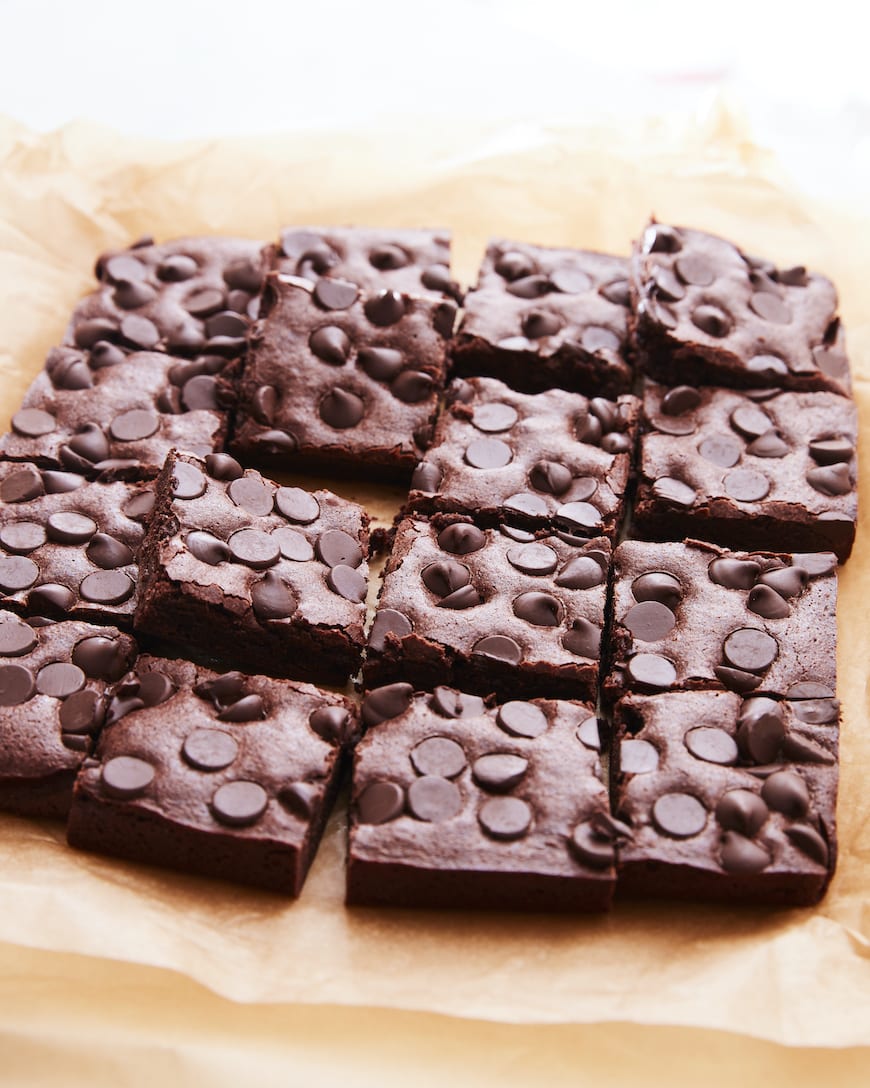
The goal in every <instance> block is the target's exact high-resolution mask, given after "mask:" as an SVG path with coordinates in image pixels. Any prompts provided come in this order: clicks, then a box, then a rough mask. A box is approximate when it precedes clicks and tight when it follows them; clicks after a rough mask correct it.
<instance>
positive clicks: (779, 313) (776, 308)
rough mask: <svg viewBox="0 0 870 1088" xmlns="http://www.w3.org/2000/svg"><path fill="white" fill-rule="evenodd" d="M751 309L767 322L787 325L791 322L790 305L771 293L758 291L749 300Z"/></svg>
mask: <svg viewBox="0 0 870 1088" xmlns="http://www.w3.org/2000/svg"><path fill="white" fill-rule="evenodd" d="M749 307H750V309H751V310H753V311H754V312H755V313H756V314H758V316H759V317H761V318H763V319H764V320H765V321H771V322H773V323H774V324H776V325H787V324H788V323H789V322H790V321H791V310H790V309H789V307H788V304H787V303H785V302H783V300H782V299H781V298H779V297H778V296H777V295H774V294H772V293H771V292H770V291H756V292H755V294H754V295H752V297H751V298H750V299H749Z"/></svg>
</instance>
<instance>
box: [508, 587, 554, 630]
mask: <svg viewBox="0 0 870 1088" xmlns="http://www.w3.org/2000/svg"><path fill="white" fill-rule="evenodd" d="M513 608H514V615H515V616H518V617H519V618H520V619H521V620H525V621H526V623H533V624H534V625H535V626H536V627H558V626H559V625H560V624H561V622H562V618H563V615H564V609H563V608H562V604H561V602H560V601H559V600H558V599H557V598H556V597H554V596H553V595H552V594H551V593H541V592H539V591H537V590H533V591H531V592H528V593H521V594H520V595H519V596H518V597H516V598H514V602H513Z"/></svg>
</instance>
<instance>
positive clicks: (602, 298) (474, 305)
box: [451, 239, 632, 397]
mask: <svg viewBox="0 0 870 1088" xmlns="http://www.w3.org/2000/svg"><path fill="white" fill-rule="evenodd" d="M628 307H629V291H628V261H627V260H626V259H625V258H623V257H610V256H607V255H605V254H603V253H590V252H586V251H584V250H579V249H547V248H544V247H543V246H532V245H527V244H526V243H524V242H509V241H505V240H502V239H498V240H495V241H492V242H490V244H489V247H488V249H487V251H486V256H485V258H484V261H483V264H482V266H481V269H480V274H479V278H478V282H477V286H476V287H475V288H474V289H473V290H472V291H469V293H468V295H467V296H466V299H465V314H464V317H463V319H462V323H461V325H460V327H459V331H458V333H457V335H456V337H455V339H454V342H453V344H452V347H451V362H452V367H453V373H454V374H456V375H460V376H463V377H469V376H473V375H488V376H489V377H492V378H500V379H501V380H502V381H503V382H506V383H507V384H508V385H510V386H512V387H513V388H514V389H519V390H523V391H525V392H530V393H537V392H540V391H541V390H543V389H552V388H554V387H558V388H561V389H571V390H574V391H576V392H578V393H586V394H587V395H588V396H605V397H615V396H617V395H618V394H619V393H626V392H628V390H629V388H630V386H631V375H632V369H631V364H630V355H629V353H630V344H629V337H628Z"/></svg>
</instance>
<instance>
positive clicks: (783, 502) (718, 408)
mask: <svg viewBox="0 0 870 1088" xmlns="http://www.w3.org/2000/svg"><path fill="white" fill-rule="evenodd" d="M644 416H645V424H646V428H647V431H648V433H646V434H644V435H643V437H642V439H641V457H640V473H639V481H638V490H637V500H636V503H635V509H634V519H635V520H634V528H635V531H636V532H637V534H638V535H639V536H644V537H649V538H652V539H670V540H683V539H685V538H686V537H703V538H704V539H706V540H714V541H716V542H717V543H719V544H726V545H728V546H730V547H743V548H776V549H778V550H780V551H814V550H817V549H818V550H825V551H833V552H836V554H837V557H838V558H839V559H840V560H841V561H842V560H845V559H846V558H847V557H848V555H849V553H850V551H851V550H852V543H853V541H854V538H855V521H856V518H857V515H858V496H857V459H856V456H855V441H856V437H857V430H858V423H857V418H856V413H855V405H854V404H853V402H852V401H851V400H847V399H846V398H844V397H838V396H835V395H834V394H832V393H785V392H777V391H776V390H765V391H762V392H761V394H760V395H759V393H752V392H750V393H743V392H737V391H732V390H728V389H715V388H713V387H710V386H706V387H704V386H702V387H700V388H697V389H695V388H692V387H691V386H686V385H684V386H676V387H674V388H673V389H666V388H665V387H664V386H661V385H654V384H652V383H649V384H648V385H647V387H646V391H645V394H644Z"/></svg>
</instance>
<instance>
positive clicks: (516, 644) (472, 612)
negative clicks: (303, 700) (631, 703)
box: [363, 516, 610, 702]
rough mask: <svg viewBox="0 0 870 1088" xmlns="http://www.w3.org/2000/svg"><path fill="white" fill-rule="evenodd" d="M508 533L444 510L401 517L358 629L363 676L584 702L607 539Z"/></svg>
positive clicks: (591, 691)
mask: <svg viewBox="0 0 870 1088" xmlns="http://www.w3.org/2000/svg"><path fill="white" fill-rule="evenodd" d="M511 532H512V531H511V530H507V532H505V531H501V530H498V529H481V528H479V527H478V526H476V525H474V524H472V523H471V521H470V520H469V519H462V518H453V519H451V518H450V517H448V516H436V517H434V518H433V519H432V520H431V521H418V520H415V519H412V518H408V519H406V520H405V521H403V522H402V523H401V525H400V526H399V528H398V531H397V533H396V539H395V543H394V546H393V550H392V552H391V554H390V558H389V560H388V562H387V566H386V568H385V570H384V584H383V586H382V588H381V594H380V598H379V601H378V611H377V613H376V615H375V619H374V623H373V625H372V629H371V632H370V634H369V644H368V652H367V656H366V664H365V668H364V674H363V675H364V678H365V682H366V685H367V686H372V685H377V684H383V683H386V682H388V681H390V680H407V681H409V682H410V683H412V684H414V685H415V686H416V687H418V688H431V687H433V686H434V685H435V684H440V683H452V684H455V685H456V686H457V687H460V688H462V689H463V690H464V691H476V692H480V693H482V694H484V695H486V694H488V693H490V692H497V693H498V694H499V695H500V696H501V697H503V698H511V697H513V696H517V697H525V696H528V695H543V694H552V695H553V696H559V697H562V696H564V697H568V698H571V697H576V698H582V699H589V700H591V701H593V702H594V701H595V698H596V693H597V684H598V664H599V652H600V642H601V629H602V626H603V624H604V602H605V593H606V581H607V567H608V562H609V558H610V544H609V542H608V541H607V540H606V539H604V538H603V537H599V538H597V539H595V540H588V541H587V540H581V539H579V538H575V537H570V536H567V534H566V535H565V536H564V537H563V536H559V535H551V536H541V537H537V538H536V537H534V536H532V534H531V533H520V534H519V537H520V538H519V539H516V537H515V536H512V535H510V534H511Z"/></svg>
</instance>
